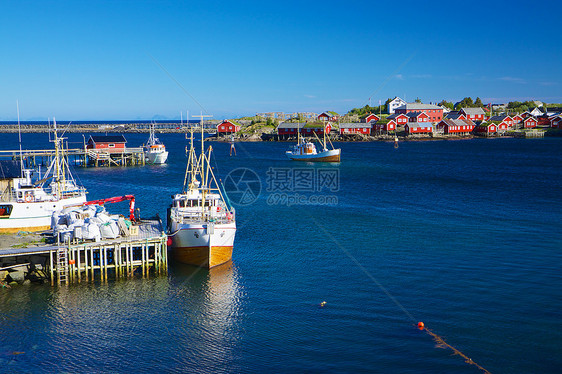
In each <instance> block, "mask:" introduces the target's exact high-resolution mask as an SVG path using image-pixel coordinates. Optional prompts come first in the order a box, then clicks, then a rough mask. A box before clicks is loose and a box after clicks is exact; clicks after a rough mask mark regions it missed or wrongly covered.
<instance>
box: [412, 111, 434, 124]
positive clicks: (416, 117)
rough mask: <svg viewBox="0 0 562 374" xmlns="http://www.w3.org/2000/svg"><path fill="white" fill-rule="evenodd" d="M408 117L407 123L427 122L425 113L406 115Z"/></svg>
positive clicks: (427, 118) (427, 116)
mask: <svg viewBox="0 0 562 374" xmlns="http://www.w3.org/2000/svg"><path fill="white" fill-rule="evenodd" d="M406 116H408V123H411V122H424V123H425V122H429V118H430V117H429V115H428V114H427V113H425V112H410V113H407V114H406Z"/></svg>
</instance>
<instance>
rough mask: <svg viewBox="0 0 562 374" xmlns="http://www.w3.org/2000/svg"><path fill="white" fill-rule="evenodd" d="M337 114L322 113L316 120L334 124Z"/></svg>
mask: <svg viewBox="0 0 562 374" xmlns="http://www.w3.org/2000/svg"><path fill="white" fill-rule="evenodd" d="M338 117H339V114H337V113H336V112H332V111H329V112H322V113H320V114H319V115H318V118H317V119H318V120H319V121H323V122H326V121H332V122H336V121H337V120H338Z"/></svg>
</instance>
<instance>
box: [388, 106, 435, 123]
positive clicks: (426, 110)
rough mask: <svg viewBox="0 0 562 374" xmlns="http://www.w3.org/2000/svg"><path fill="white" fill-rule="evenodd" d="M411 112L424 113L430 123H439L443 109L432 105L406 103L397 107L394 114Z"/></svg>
mask: <svg viewBox="0 0 562 374" xmlns="http://www.w3.org/2000/svg"><path fill="white" fill-rule="evenodd" d="M412 112H424V113H425V114H427V115H428V117H429V121H430V122H439V121H441V120H442V119H443V108H441V107H440V106H437V105H433V104H421V103H408V104H405V105H402V106H399V107H398V108H396V109H395V111H394V113H397V114H408V113H412Z"/></svg>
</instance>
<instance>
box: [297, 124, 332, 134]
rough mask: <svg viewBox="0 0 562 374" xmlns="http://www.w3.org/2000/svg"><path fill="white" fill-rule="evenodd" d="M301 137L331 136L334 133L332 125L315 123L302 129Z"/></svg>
mask: <svg viewBox="0 0 562 374" xmlns="http://www.w3.org/2000/svg"><path fill="white" fill-rule="evenodd" d="M300 131H301V135H303V136H314V134H316V135H318V136H323V135H324V134H326V135H327V134H329V133H330V131H332V125H331V124H330V122H313V123H307V124H305V125H304V126H303V127H302V128H301V129H300Z"/></svg>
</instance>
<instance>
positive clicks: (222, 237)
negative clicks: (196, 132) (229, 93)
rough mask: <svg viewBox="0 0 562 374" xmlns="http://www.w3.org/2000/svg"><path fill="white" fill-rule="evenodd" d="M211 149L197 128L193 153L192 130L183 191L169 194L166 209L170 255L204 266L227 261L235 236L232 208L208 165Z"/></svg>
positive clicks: (207, 266)
mask: <svg viewBox="0 0 562 374" xmlns="http://www.w3.org/2000/svg"><path fill="white" fill-rule="evenodd" d="M211 152H212V148H211V147H209V149H208V151H207V152H205V151H204V139H203V131H201V155H200V156H199V157H198V156H197V155H196V153H195V149H194V148H193V130H192V131H191V148H190V151H189V156H188V162H187V168H186V172H185V179H184V186H183V191H182V192H181V193H179V194H175V195H173V196H172V198H173V201H172V204H171V206H170V208H168V232H169V234H168V235H169V237H170V239H171V245H170V246H169V248H170V252H171V255H172V258H173V259H174V260H176V261H179V262H181V263H185V264H191V265H196V266H200V267H204V268H208V269H210V268H213V267H215V266H218V265H221V264H224V263H226V262H229V261H230V260H231V258H232V248H233V245H234V236H235V235H236V219H235V214H234V208H232V207H230V206H228V205H227V203H226V200H225V195H223V193H222V191H221V189H220V188H219V186H218V184H217V181H216V178H215V176H214V174H213V169H212V168H211V166H210V165H209V161H210V157H211Z"/></svg>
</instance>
